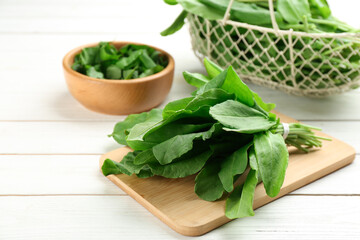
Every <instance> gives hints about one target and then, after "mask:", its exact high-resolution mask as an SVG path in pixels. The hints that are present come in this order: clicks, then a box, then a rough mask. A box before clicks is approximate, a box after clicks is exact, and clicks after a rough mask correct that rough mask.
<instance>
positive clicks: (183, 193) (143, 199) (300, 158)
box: [100, 114, 355, 236]
mask: <svg viewBox="0 0 360 240" xmlns="http://www.w3.org/2000/svg"><path fill="white" fill-rule="evenodd" d="M279 116H280V118H281V119H282V121H284V122H294V121H295V120H294V119H292V118H289V117H287V116H285V115H282V114H279ZM318 134H319V135H322V136H326V137H328V136H327V135H326V134H324V133H318ZM130 150H131V149H130V148H127V147H124V148H120V149H117V150H114V151H112V152H109V153H107V154H104V155H103V156H102V157H101V158H100V167H101V166H102V164H103V162H104V160H105V159H107V158H109V159H112V160H114V161H118V162H119V161H121V160H122V158H123V157H124V156H125V155H126V154H127V153H128V152H129V151H130ZM293 150H294V149H292V150H291V152H290V153H291V154H290V161H289V165H288V168H287V171H286V176H285V181H284V184H283V186H282V188H281V190H280V193H279V194H278V196H277V197H275V198H270V197H269V196H267V195H266V193H265V189H264V187H263V184H259V185H258V186H257V187H256V190H255V197H254V209H256V208H259V207H261V206H263V205H265V204H267V203H269V202H271V201H274V200H276V199H277V198H279V197H281V196H284V195H286V194H288V193H290V192H292V191H294V190H295V189H298V188H300V187H302V186H304V185H306V184H309V183H311V182H313V181H315V180H317V179H319V178H321V177H323V176H325V175H327V174H329V173H331V172H334V171H336V170H337V169H339V168H342V167H344V166H346V165H348V164H350V163H351V162H352V161H353V160H354V158H355V150H354V149H353V148H352V147H351V146H350V145H348V144H345V143H343V142H341V141H339V140H337V139H335V138H333V141H330V142H326V141H325V142H324V144H323V147H322V148H321V149H320V150H316V151H312V152H310V153H308V154H304V153H301V152H299V151H293ZM108 178H109V179H110V180H111V181H112V182H114V183H115V184H116V185H117V186H119V187H120V188H121V189H122V190H124V191H125V192H126V193H128V194H129V195H130V196H131V197H132V198H134V199H135V200H136V201H137V202H139V203H140V204H141V205H143V206H144V207H145V208H146V209H148V210H149V211H150V212H151V213H152V214H154V215H155V216H156V217H158V218H159V219H160V220H161V221H163V222H164V223H165V224H167V225H168V226H169V227H171V228H172V229H174V230H175V231H176V232H178V233H181V234H183V235H187V236H198V235H202V234H204V233H207V232H209V231H211V230H213V229H215V228H217V227H219V226H221V225H223V224H225V223H227V222H229V221H230V219H228V218H227V217H226V216H225V212H224V209H225V200H219V201H216V202H207V201H204V200H201V199H200V198H199V197H197V196H196V194H195V193H194V178H195V176H189V177H186V178H181V179H167V178H162V177H157V176H155V177H152V178H147V179H141V178H137V177H136V176H127V175H125V174H119V175H109V176H108Z"/></svg>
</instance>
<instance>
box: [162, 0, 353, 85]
mask: <svg viewBox="0 0 360 240" xmlns="http://www.w3.org/2000/svg"><path fill="white" fill-rule="evenodd" d="M165 2H166V3H168V4H170V5H175V4H179V5H181V7H182V8H183V11H182V12H181V14H180V15H179V16H178V17H177V19H176V20H175V21H174V23H173V24H172V25H171V26H170V27H169V28H167V29H166V30H164V31H163V32H162V33H161V34H162V35H163V36H166V35H170V34H173V33H175V32H176V31H178V30H179V29H181V28H182V26H183V25H184V20H185V18H186V17H187V15H188V14H193V15H195V16H197V18H198V19H199V21H200V22H199V23H193V25H192V26H191V27H194V28H198V30H197V31H193V32H195V33H197V34H198V36H196V37H197V38H199V39H202V40H204V41H203V44H205V45H206V44H209V43H208V41H211V45H210V46H204V49H207V50H206V52H201V54H205V55H208V57H210V58H212V59H216V62H217V63H218V64H219V65H220V66H222V67H226V66H227V65H228V63H232V64H233V67H234V68H235V69H236V70H239V69H241V73H243V74H247V75H249V74H250V75H251V74H252V75H254V74H255V72H256V71H255V70H256V69H260V71H259V72H256V76H257V77H260V78H270V79H271V80H272V81H275V82H279V81H284V83H285V84H286V85H288V86H291V87H294V82H293V81H288V76H291V74H292V72H291V65H290V64H289V63H291V64H293V65H294V66H295V68H296V69H297V72H296V73H295V74H294V78H295V82H296V83H295V84H297V85H299V87H300V88H302V89H306V88H307V86H310V85H311V86H312V88H316V89H324V88H327V87H328V86H340V85H343V84H348V83H349V82H351V81H355V80H357V79H358V78H359V76H360V42H359V38H358V37H357V38H355V37H351V38H350V37H343V38H340V37H338V38H333V37H316V38H313V37H309V36H303V37H295V36H293V37H292V38H293V39H292V50H293V51H292V52H290V48H289V47H287V46H288V45H289V43H288V37H287V36H286V37H285V38H284V37H280V36H278V35H276V34H274V33H267V34H266V35H265V36H264V34H263V32H262V31H258V30H253V31H252V32H251V34H250V33H249V31H248V29H246V28H243V27H233V26H231V25H226V26H224V27H222V26H221V23H219V22H218V21H219V20H221V19H223V17H224V15H225V11H226V9H227V7H228V4H229V2H230V0H165ZM274 11H275V19H276V22H277V24H278V26H279V28H280V29H282V30H289V29H293V30H294V31H298V32H306V33H316V34H317V33H356V32H359V30H358V29H355V28H353V27H352V26H350V25H348V24H346V23H344V22H342V21H340V20H338V19H337V18H335V17H334V16H332V14H331V10H330V8H329V5H328V4H327V1H326V0H277V1H274ZM205 19H206V20H209V21H210V22H209V24H204V20H205ZM230 20H232V21H236V22H242V23H247V24H251V25H257V26H261V27H268V28H272V22H271V17H270V11H269V5H268V0H235V1H234V3H233V5H232V8H231V10H230ZM239 34H240V35H239ZM220 42H221V43H220ZM249 48H251V49H249ZM264 49H265V51H264ZM279 53H281V54H279ZM280 55H282V56H280ZM291 56H294V57H293V58H291ZM234 58H236V59H237V61H234ZM249 59H250V60H251V62H252V63H251V64H249V63H248V62H249V61H248V60H249ZM264 63H265V64H266V65H267V67H265V66H264ZM239 64H241V65H242V66H246V68H244V67H240V66H239ZM304 76H309V77H310V79H311V81H309V80H306V78H304ZM318 80H321V81H318ZM354 87H355V86H354Z"/></svg>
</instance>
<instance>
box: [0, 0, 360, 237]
mask: <svg viewBox="0 0 360 240" xmlns="http://www.w3.org/2000/svg"><path fill="white" fill-rule="evenodd" d="M330 4H332V6H333V9H334V12H335V13H336V15H337V16H339V17H341V19H343V20H346V21H348V22H350V23H351V22H352V23H354V24H355V25H356V24H357V26H358V27H359V26H360V24H359V22H360V21H359V20H360V16H359V14H358V9H359V7H360V4H359V3H357V1H356V0H353V1H351V0H343V1H335V0H332V1H330ZM179 12H180V8H179V7H171V6H168V5H165V4H164V3H163V2H162V1H160V0H158V1H146V0H141V1H140V0H137V1H126V0H79V1H77V0H62V1H49V0H31V1H29V0H1V1H0V80H1V87H0V239H106V238H107V239H110V238H116V239H187V237H184V236H181V235H179V234H177V233H175V232H174V231H173V230H171V229H170V228H169V227H167V226H166V225H165V224H163V223H162V222H160V221H159V220H158V219H157V218H155V217H154V216H152V215H151V214H150V213H149V212H148V211H147V210H145V209H144V208H143V207H142V206H140V205H139V204H138V203H137V202H135V201H134V200H133V199H132V198H130V197H129V196H127V195H126V194H125V193H124V192H123V191H121V190H120V189H119V188H117V187H116V186H115V185H113V184H112V183H111V182H110V181H109V180H107V179H106V178H105V177H104V176H102V174H101V173H100V172H99V169H98V159H99V157H100V155H101V154H102V153H105V152H108V151H110V150H112V149H115V148H117V147H118V145H117V144H116V143H115V142H114V141H113V140H112V139H110V138H107V136H106V135H107V134H109V133H111V132H112V128H113V125H114V124H115V123H116V122H117V121H119V120H121V119H123V118H124V116H117V117H116V116H107V115H101V114H97V113H93V112H90V111H88V110H86V109H85V108H83V107H82V106H81V105H80V104H79V103H78V102H76V101H75V100H74V99H73V98H72V97H71V96H70V94H69V92H68V91H67V88H66V85H65V81H64V78H63V74H62V68H61V60H62V57H63V56H64V55H65V53H66V52H67V51H69V50H70V49H72V48H74V47H76V46H78V45H81V44H84V43H89V42H97V41H100V40H102V41H111V40H131V41H138V42H143V43H148V44H153V45H156V46H159V47H161V48H164V49H165V50H167V51H169V52H170V53H171V54H172V55H173V56H174V58H175V61H176V73H175V82H174V85H173V87H172V90H171V92H170V95H169V97H168V98H167V100H166V102H168V101H171V100H174V99H178V98H181V97H185V96H187V95H188V94H189V93H190V92H191V91H192V90H193V89H192V88H191V87H190V86H188V85H187V84H186V83H185V81H184V80H183V78H182V75H181V73H182V71H184V70H188V71H192V72H199V71H200V72H201V71H203V67H202V65H201V64H200V62H199V61H198V60H197V59H196V58H195V56H194V55H193V53H192V51H191V46H190V39H189V35H188V33H187V30H186V29H183V30H181V31H180V32H179V33H177V34H175V35H173V36H170V37H166V38H164V37H161V36H160V35H159V32H160V31H161V30H163V29H164V28H165V27H167V26H168V25H169V24H170V22H171V21H172V20H173V19H174V18H175V17H176V16H177V14H178V13H179ZM250 86H251V87H252V88H254V89H255V90H256V91H257V92H259V94H260V95H261V96H264V98H265V100H267V101H272V102H275V103H276V104H277V110H279V111H281V112H282V113H284V114H287V115H289V116H292V117H294V118H297V119H299V120H301V121H303V122H305V123H309V124H313V125H316V126H319V127H322V128H323V130H324V131H325V132H327V133H329V134H330V135H332V136H334V137H337V138H339V139H342V140H343V141H346V142H348V143H349V144H351V145H353V146H354V147H355V148H356V150H357V152H358V154H359V153H360V138H359V131H360V90H355V91H352V92H350V93H347V94H344V95H341V96H335V97H329V98H325V99H307V98H301V97H294V96H289V95H287V94H285V93H281V92H277V91H272V90H269V89H265V88H262V87H258V86H253V85H251V84H250ZM357 158H358V159H356V160H355V162H354V163H353V164H351V165H349V166H348V167H345V168H344V169H341V170H339V171H338V172H335V173H333V174H331V175H329V176H327V177H324V178H323V179H321V180H319V181H316V182H314V183H312V184H310V185H308V186H306V187H304V188H301V189H299V190H297V191H295V192H293V193H291V194H289V195H288V196H285V197H283V198H281V199H279V200H277V201H275V202H273V203H270V204H268V205H266V206H264V207H262V208H260V209H258V210H256V212H255V217H251V218H246V219H239V220H235V221H232V222H230V223H228V224H226V225H225V226H223V227H220V228H218V229H216V230H214V231H212V232H210V233H208V234H206V235H204V236H202V237H200V239H260V238H261V239H360V174H359V171H360V163H359V160H360V158H359V155H358V156H357Z"/></svg>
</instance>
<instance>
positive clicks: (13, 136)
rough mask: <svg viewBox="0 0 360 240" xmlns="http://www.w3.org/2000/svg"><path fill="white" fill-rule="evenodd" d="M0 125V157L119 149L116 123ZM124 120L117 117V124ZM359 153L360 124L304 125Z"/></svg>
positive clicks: (102, 151) (100, 152) (70, 122)
mask: <svg viewBox="0 0 360 240" xmlns="http://www.w3.org/2000/svg"><path fill="white" fill-rule="evenodd" d="M70 117H71V116H69V121H64V122H62V121H60V122H57V121H55V122H47V121H35V122H32V121H30V122H27V121H25V122H23V121H18V122H12V121H10V122H8V121H3V122H0V134H1V138H0V154H102V153H106V152H109V151H111V150H114V149H117V148H119V147H121V145H119V144H117V143H116V142H115V141H114V140H113V139H111V138H108V137H107V135H108V134H110V133H112V130H113V127H114V125H115V123H116V122H117V121H113V120H110V121H75V120H72V121H71V118H70ZM121 119H123V117H119V119H118V120H119V121H120V120H121ZM305 123H311V124H313V125H315V126H317V125H320V127H323V128H324V131H325V132H329V134H331V135H333V136H334V137H336V138H338V139H341V140H342V141H344V142H346V143H348V144H350V145H352V146H353V147H354V148H355V149H356V151H357V152H358V153H360V138H358V137H356V135H354V132H359V131H360V122H307V121H305Z"/></svg>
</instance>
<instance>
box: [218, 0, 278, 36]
mask: <svg viewBox="0 0 360 240" xmlns="http://www.w3.org/2000/svg"><path fill="white" fill-rule="evenodd" d="M233 3H234V0H230V2H229V5H228V6H227V8H226V12H225V15H224V18H223V19H222V24H223V25H225V24H226V22H227V21H228V20H229V17H230V10H231V7H232V5H233ZM269 11H270V17H271V24H272V27H273V29H274V30H275V33H278V31H279V26H278V24H277V22H276V18H275V12H274V3H273V0H269Z"/></svg>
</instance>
